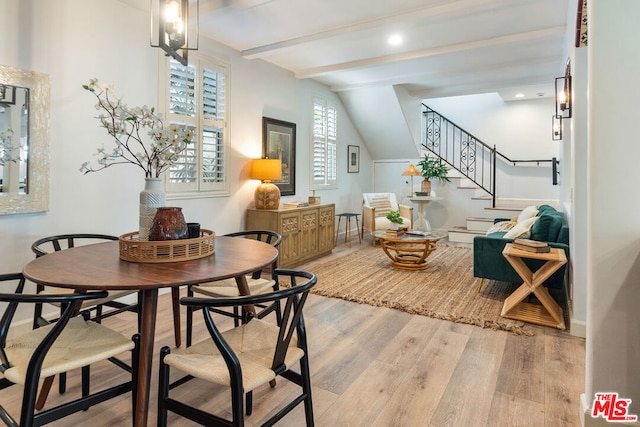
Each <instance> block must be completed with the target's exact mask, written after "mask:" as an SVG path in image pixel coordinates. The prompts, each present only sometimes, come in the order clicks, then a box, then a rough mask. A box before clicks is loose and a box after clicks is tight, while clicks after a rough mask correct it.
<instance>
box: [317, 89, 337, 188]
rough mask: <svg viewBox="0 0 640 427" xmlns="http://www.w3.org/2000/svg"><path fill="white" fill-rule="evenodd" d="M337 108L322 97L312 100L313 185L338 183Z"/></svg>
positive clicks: (327, 185)
mask: <svg viewBox="0 0 640 427" xmlns="http://www.w3.org/2000/svg"><path fill="white" fill-rule="evenodd" d="M337 121H338V118H337V109H336V107H335V106H333V105H330V104H329V103H327V101H325V100H323V99H314V100H313V157H312V165H311V170H312V171H313V177H312V181H313V187H314V188H327V187H337V185H338V164H337V163H338V160H337V152H338V149H337V145H338V131H337Z"/></svg>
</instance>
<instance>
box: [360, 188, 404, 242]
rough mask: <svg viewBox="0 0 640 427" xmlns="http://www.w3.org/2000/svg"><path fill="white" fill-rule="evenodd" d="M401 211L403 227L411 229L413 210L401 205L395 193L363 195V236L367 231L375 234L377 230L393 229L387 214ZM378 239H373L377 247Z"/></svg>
mask: <svg viewBox="0 0 640 427" xmlns="http://www.w3.org/2000/svg"><path fill="white" fill-rule="evenodd" d="M392 210H399V211H400V216H401V217H402V219H403V223H402V226H403V227H408V228H409V229H411V224H412V222H413V208H412V207H409V206H405V205H399V204H398V200H397V199H396V195H395V194H394V193H363V194H362V235H363V237H364V231H365V230H367V231H368V232H370V233H373V232H374V231H376V230H387V229H389V228H391V221H389V220H388V219H387V212H389V211H392ZM375 244H376V239H373V245H374V246H375Z"/></svg>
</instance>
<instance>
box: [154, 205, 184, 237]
mask: <svg viewBox="0 0 640 427" xmlns="http://www.w3.org/2000/svg"><path fill="white" fill-rule="evenodd" d="M188 238H189V229H188V227H187V223H186V221H185V220H184V215H182V208H176V207H160V208H158V210H157V212H156V216H155V217H154V218H153V224H152V225H151V229H150V230H149V240H180V239H188Z"/></svg>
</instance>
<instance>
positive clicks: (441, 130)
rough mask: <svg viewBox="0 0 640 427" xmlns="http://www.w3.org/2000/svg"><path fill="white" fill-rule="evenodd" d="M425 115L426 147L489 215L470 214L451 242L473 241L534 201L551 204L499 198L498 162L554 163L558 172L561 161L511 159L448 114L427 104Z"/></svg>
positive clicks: (453, 180)
mask: <svg viewBox="0 0 640 427" xmlns="http://www.w3.org/2000/svg"><path fill="white" fill-rule="evenodd" d="M422 105H423V107H424V110H423V115H424V118H425V127H424V129H425V133H424V135H423V137H424V141H425V142H424V144H422V147H423V150H424V151H425V152H427V153H429V154H434V155H436V156H438V157H439V158H440V159H442V161H443V162H445V163H446V164H447V165H448V166H450V167H451V168H452V172H453V173H451V174H450V176H449V178H450V179H451V180H452V182H454V183H455V182H457V189H458V190H460V191H467V192H469V197H470V198H471V199H472V200H478V201H479V203H485V204H486V205H487V206H486V207H484V210H485V212H487V215H486V216H483V217H468V218H467V219H466V224H465V225H464V226H457V227H454V228H452V229H450V230H449V240H450V241H452V242H462V243H473V238H474V237H475V236H477V235H484V234H485V233H486V231H487V230H488V229H489V227H491V225H493V223H494V219H495V218H511V217H513V216H515V215H517V214H518V213H519V212H521V211H522V209H524V208H525V207H526V206H529V205H532V204H536V205H537V204H541V203H549V204H554V202H553V201H547V200H535V201H533V200H514V199H508V200H502V201H501V200H500V199H498V198H497V197H496V167H497V161H498V160H501V161H504V162H506V163H511V164H512V165H513V166H516V165H517V164H522V163H536V164H540V163H551V165H552V167H553V170H554V185H555V184H556V182H555V171H556V167H557V164H558V160H557V159H555V158H553V159H545V160H512V159H510V158H508V157H507V156H505V155H504V154H502V153H500V152H499V151H497V150H496V147H495V146H494V147H490V146H489V145H487V144H485V143H484V142H482V141H480V140H479V139H478V138H476V137H475V136H473V135H472V134H470V133H469V132H467V131H465V130H464V129H462V128H460V127H459V126H458V125H456V124H455V123H453V122H451V121H450V120H449V119H447V118H446V117H444V116H442V115H441V114H439V113H438V112H436V111H434V110H432V109H431V108H429V107H428V106H426V105H425V104H422Z"/></svg>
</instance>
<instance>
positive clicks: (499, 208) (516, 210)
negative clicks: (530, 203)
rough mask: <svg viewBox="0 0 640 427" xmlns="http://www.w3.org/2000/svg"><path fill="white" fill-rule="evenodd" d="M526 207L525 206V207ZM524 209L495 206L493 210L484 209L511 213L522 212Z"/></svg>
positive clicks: (490, 208)
mask: <svg viewBox="0 0 640 427" xmlns="http://www.w3.org/2000/svg"><path fill="white" fill-rule="evenodd" d="M525 207H526V206H525ZM525 207H518V206H496V207H495V208H492V207H489V208H485V209H487V210H492V211H513V212H522V210H523V209H524V208H525Z"/></svg>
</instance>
